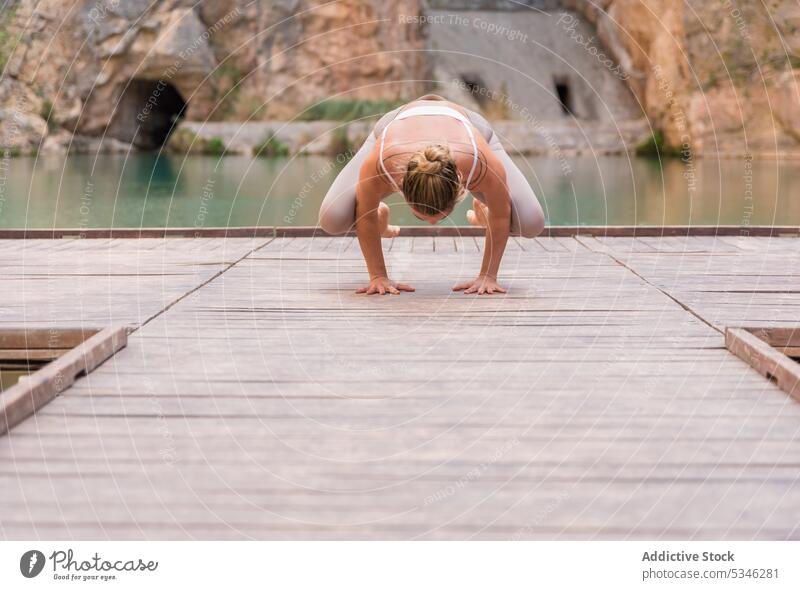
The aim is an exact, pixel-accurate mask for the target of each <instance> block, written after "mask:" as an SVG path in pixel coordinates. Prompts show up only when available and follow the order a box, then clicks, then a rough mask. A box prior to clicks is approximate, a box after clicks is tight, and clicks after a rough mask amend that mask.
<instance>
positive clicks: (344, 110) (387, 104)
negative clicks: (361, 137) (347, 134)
mask: <svg viewBox="0 0 800 590" xmlns="http://www.w3.org/2000/svg"><path fill="white" fill-rule="evenodd" d="M405 102H406V101H402V100H338V99H328V100H323V101H320V102H318V103H316V104H313V105H311V106H310V107H308V108H307V109H306V110H305V111H304V112H303V113H301V114H300V115H299V116H298V117H297V118H298V119H299V120H301V121H355V120H358V119H365V118H368V117H380V116H381V115H384V114H386V113H388V112H389V111H391V110H392V109H396V108H397V107H399V106H402V105H404V104H405Z"/></svg>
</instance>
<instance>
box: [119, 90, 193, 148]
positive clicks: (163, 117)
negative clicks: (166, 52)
mask: <svg viewBox="0 0 800 590" xmlns="http://www.w3.org/2000/svg"><path fill="white" fill-rule="evenodd" d="M185 111H186V102H185V101H184V100H183V97H182V96H181V95H180V93H179V92H178V91H177V90H176V89H175V87H174V86H172V84H169V83H168V82H164V81H163V80H131V82H130V83H129V84H128V85H127V87H126V88H125V89H124V91H123V93H122V96H121V97H120V98H119V100H118V102H117V105H116V109H115V112H114V116H113V118H112V120H111V123H110V124H109V126H108V135H109V136H110V137H113V138H115V139H119V140H121V141H125V142H127V143H132V144H133V145H135V146H136V147H137V148H139V149H142V150H156V149H159V148H160V147H161V146H163V145H164V144H165V143H166V141H167V139H169V136H170V134H171V133H172V131H173V130H174V129H175V128H176V126H177V125H178V123H179V122H180V120H181V119H182V118H183V117H184V114H185Z"/></svg>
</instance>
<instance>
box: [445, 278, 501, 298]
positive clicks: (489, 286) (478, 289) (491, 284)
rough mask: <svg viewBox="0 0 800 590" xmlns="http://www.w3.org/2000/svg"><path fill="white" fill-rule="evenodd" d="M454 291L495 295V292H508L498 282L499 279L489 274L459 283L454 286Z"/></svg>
mask: <svg viewBox="0 0 800 590" xmlns="http://www.w3.org/2000/svg"><path fill="white" fill-rule="evenodd" d="M453 291H464V294H465V295H467V294H469V293H477V294H478V295H483V294H487V295H494V294H495V293H507V291H506V290H505V289H503V287H501V286H500V285H498V284H497V279H495V278H494V277H490V276H488V275H481V276H479V277H478V278H477V279H475V280H474V281H467V282H466V283H459V284H458V285H456V286H455V287H453Z"/></svg>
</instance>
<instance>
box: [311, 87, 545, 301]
mask: <svg viewBox="0 0 800 590" xmlns="http://www.w3.org/2000/svg"><path fill="white" fill-rule="evenodd" d="M467 191H469V192H470V193H472V195H473V197H474V198H473V202H472V211H469V212H468V213H467V219H468V221H469V222H470V223H471V224H473V225H482V226H485V227H486V247H485V248H484V254H483V264H482V265H481V270H480V272H479V273H478V277H477V278H476V279H475V280H472V281H467V282H464V283H460V284H458V285H456V286H455V287H453V290H454V291H461V290H463V291H464V292H465V293H477V294H479V295H483V294H484V293H487V294H490V295H491V294H493V293H505V292H506V290H505V289H504V288H502V287H501V286H500V285H498V284H497V271H498V270H499V268H500V260H501V259H502V257H503V251H504V250H505V247H506V242H507V240H508V236H509V235H519V236H524V237H526V238H532V237H534V236H537V235H538V234H539V233H541V231H542V229H543V228H544V214H543V213H542V208H541V207H540V206H539V202H538V201H537V199H536V195H535V194H534V193H533V190H532V189H531V187H530V185H529V184H528V182H527V180H525V177H524V176H523V175H522V172H520V170H519V168H517V166H516V165H515V164H514V163H513V162H512V161H511V158H510V157H509V156H508V154H507V153H506V152H505V150H504V149H503V146H502V145H500V140H499V139H498V137H497V135H496V134H495V133H494V132H493V131H492V128H491V127H490V126H489V123H488V122H487V121H486V119H484V118H483V117H482V116H480V115H479V114H477V113H475V112H473V111H470V110H468V109H465V108H463V107H460V106H458V105H457V104H455V103H452V102H448V101H446V100H445V99H443V98H442V97H440V96H437V95H435V94H427V95H425V96H423V97H422V98H419V99H418V100H415V101H412V102H410V103H409V104H407V105H405V106H403V107H400V108H398V109H395V110H394V111H392V112H390V113H387V114H386V115H384V116H383V118H381V120H380V121H378V124H377V125H375V130H374V131H373V133H371V134H370V136H369V138H368V139H367V141H366V142H365V143H364V145H363V146H361V149H359V150H358V152H357V153H356V155H355V156H354V157H353V158H352V159H351V160H350V162H348V164H347V166H345V168H344V169H343V170H342V172H341V173H340V174H339V176H338V177H337V178H336V180H335V181H334V182H333V185H332V186H331V188H330V189H329V190H328V194H327V195H326V196H325V200H324V201H323V203H322V206H321V207H320V212H319V224H320V226H321V227H322V229H324V230H325V231H326V232H328V233H330V234H341V233H345V232H347V231H348V230H349V229H350V228H351V227H352V226H353V224H354V223H355V226H356V234H357V235H358V242H359V244H360V245H361V252H362V253H363V255H364V260H365V261H366V263H367V270H368V271H369V278H370V282H369V285H368V286H366V287H362V288H361V289H358V291H356V292H357V293H366V294H367V295H372V294H373V293H379V294H381V295H384V294H386V293H392V294H395V295H397V294H399V293H400V291H413V290H414V289H413V287H410V286H409V285H405V284H401V283H395V282H394V281H391V280H390V279H389V275H388V274H387V272H386V265H385V263H384V259H383V250H382V248H381V237H385V238H390V237H394V236H396V235H397V234H398V232H399V228H397V227H396V226H393V225H390V224H389V207H388V206H387V205H386V204H385V203H383V202H382V201H383V199H385V198H386V197H387V196H389V195H390V194H392V193H394V192H402V193H403V195H404V196H405V199H406V201H407V202H408V204H409V206H410V207H411V211H412V212H413V213H414V215H415V216H416V217H417V218H418V219H422V220H424V221H427V222H429V223H431V224H434V223H437V222H439V221H441V220H442V219H444V218H445V217H447V216H448V215H449V214H450V213H451V212H452V211H453V209H454V207H455V206H456V205H457V204H458V203H459V202H460V201H461V200H462V199H463V198H464V197H465V196H466V193H467Z"/></svg>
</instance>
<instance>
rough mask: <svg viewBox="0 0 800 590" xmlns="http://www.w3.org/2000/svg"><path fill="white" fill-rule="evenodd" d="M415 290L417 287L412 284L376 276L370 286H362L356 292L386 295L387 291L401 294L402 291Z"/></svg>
mask: <svg viewBox="0 0 800 590" xmlns="http://www.w3.org/2000/svg"><path fill="white" fill-rule="evenodd" d="M415 290H416V289H414V287H412V286H410V285H406V284H405V283H395V282H394V281H390V280H389V279H388V278H387V277H375V278H374V279H372V280H371V281H370V282H369V286H367V287H361V288H360V289H358V290H357V291H356V293H364V294H365V295H375V294H379V295H386V294H387V293H391V294H392V295H400V291H408V292H413V291H415Z"/></svg>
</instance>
